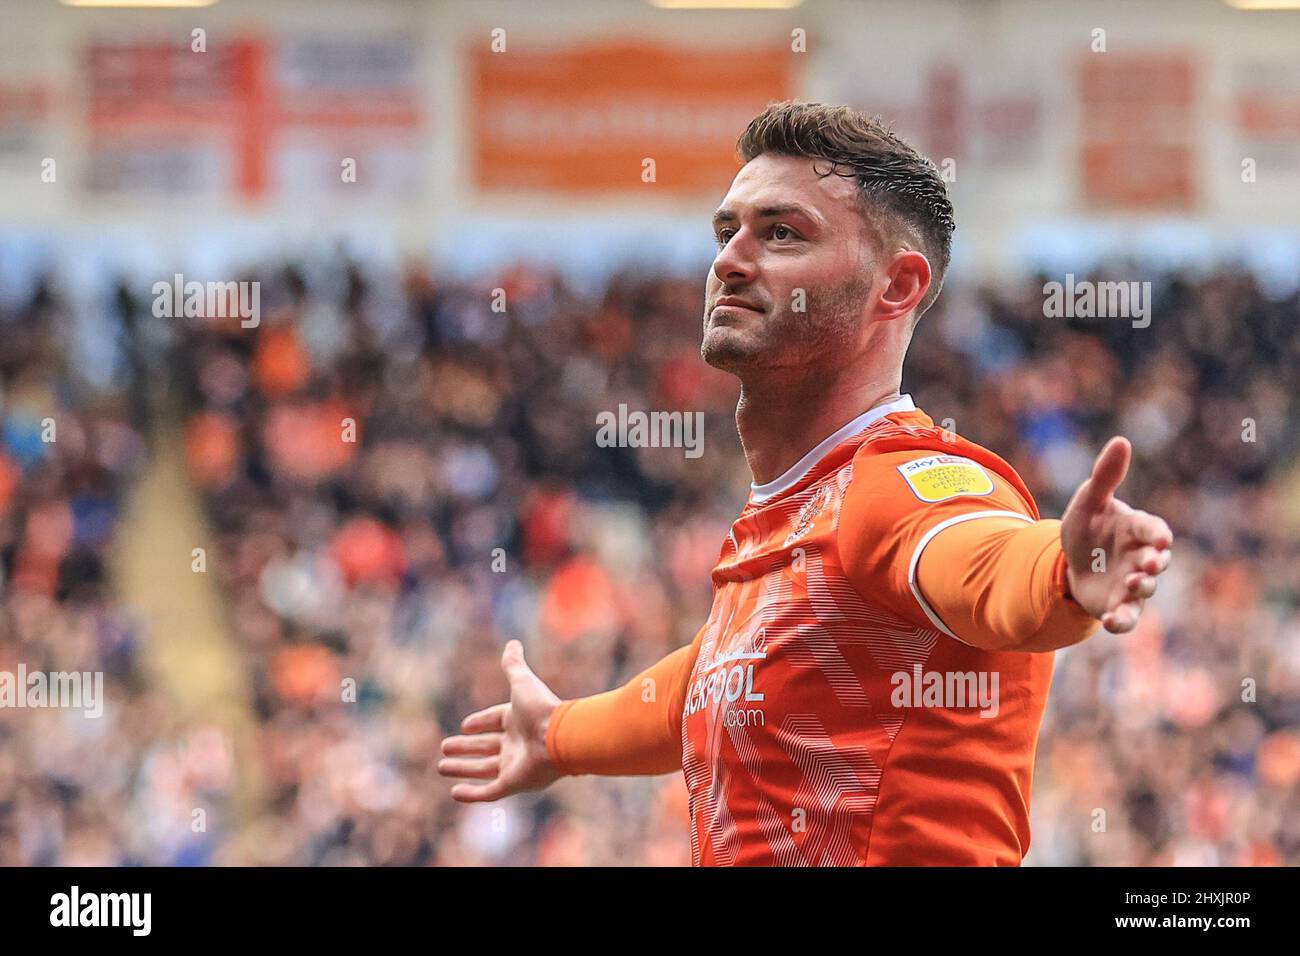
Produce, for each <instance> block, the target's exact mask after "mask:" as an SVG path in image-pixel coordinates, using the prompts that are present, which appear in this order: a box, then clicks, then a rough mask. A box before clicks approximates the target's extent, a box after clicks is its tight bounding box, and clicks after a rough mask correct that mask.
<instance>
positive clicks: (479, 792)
mask: <svg viewBox="0 0 1300 956" xmlns="http://www.w3.org/2000/svg"><path fill="white" fill-rule="evenodd" d="M508 795H509V788H507V787H506V785H505V784H504V783H502V782H501V781H500V780H493V781H492V782H491V783H458V784H456V786H454V787H452V788H451V798H452V799H453V800H456V801H458V802H460V803H485V802H487V801H489V800H500V799H501V798H502V797H505V796H508Z"/></svg>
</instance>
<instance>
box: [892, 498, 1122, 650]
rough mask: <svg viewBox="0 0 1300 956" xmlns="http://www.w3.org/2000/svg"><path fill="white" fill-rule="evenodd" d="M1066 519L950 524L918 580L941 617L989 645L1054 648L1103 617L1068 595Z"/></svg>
mask: <svg viewBox="0 0 1300 956" xmlns="http://www.w3.org/2000/svg"><path fill="white" fill-rule="evenodd" d="M1060 529H1061V522H1060V521H1058V520H1056V519H1046V520H1041V521H1035V522H1033V523H1032V524H1027V523H1025V522H1023V521H1018V520H1015V519H1012V518H995V517H988V518H982V519H980V520H978V521H966V522H960V523H957V524H954V525H952V526H950V527H948V528H945V529H944V530H943V532H942V533H940V534H938V535H936V536H935V537H934V538H933V539H932V540H931V541H930V542H929V544H928V546H927V547H926V548H925V550H924V551H923V552H922V553H921V558H920V562H919V566H918V568H917V574H916V581H917V584H918V587H919V589H920V591H921V593H922V595H923V596H924V598H925V600H926V602H927V603H928V604H929V605H930V607H931V608H932V609H933V610H934V612H935V614H936V615H938V617H939V619H940V620H941V621H943V623H944V624H945V625H946V626H947V627H948V628H949V629H950V630H951V631H952V632H953V633H955V634H957V635H959V636H960V638H961V639H962V640H964V641H965V642H966V643H968V644H973V645H975V646H976V647H980V648H983V649H985V650H1009V651H1052V650H1056V649H1057V648H1061V647H1069V646H1070V645H1071V644H1078V643H1079V642H1080V641H1082V640H1084V639H1085V638H1087V637H1088V636H1089V635H1091V634H1092V633H1093V632H1094V631H1096V629H1097V627H1098V626H1099V624H1100V622H1099V621H1098V620H1097V619H1096V618H1094V617H1092V616H1091V615H1089V614H1088V613H1087V612H1086V611H1084V610H1083V608H1081V607H1080V606H1079V605H1078V604H1076V603H1075V602H1074V601H1073V600H1070V599H1069V598H1067V597H1066V596H1065V595H1066V582H1065V553H1064V552H1063V551H1062V550H1061V530H1060Z"/></svg>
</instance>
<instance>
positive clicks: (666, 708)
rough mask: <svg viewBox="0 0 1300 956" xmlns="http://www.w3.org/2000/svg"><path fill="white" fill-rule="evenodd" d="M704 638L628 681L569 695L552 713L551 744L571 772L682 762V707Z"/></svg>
mask: <svg viewBox="0 0 1300 956" xmlns="http://www.w3.org/2000/svg"><path fill="white" fill-rule="evenodd" d="M703 638H704V631H703V629H701V630H700V632H699V633H698V634H696V635H695V640H694V641H693V642H691V643H690V644H689V645H687V646H686V647H682V648H679V649H677V650H675V651H673V652H672V653H671V654H669V655H668V656H667V657H665V658H664V659H663V660H661V661H659V662H658V663H657V664H655V665H653V666H652V667H650V668H648V669H647V670H645V671H643V672H641V673H640V674H638V675H637V676H636V677H634V678H632V679H631V680H630V681H628V682H627V683H626V684H624V685H623V686H622V687H619V688H617V689H615V690H611V691H606V692H605V693H603V694H596V695H595V696H592V697H582V698H578V699H577V700H566V701H564V702H563V703H562V704H560V706H559V707H557V708H556V710H555V712H554V713H553V714H551V719H550V722H549V723H548V724H547V727H546V749H547V752H548V753H549V754H550V757H551V761H552V762H553V763H554V764H555V766H556V767H558V768H559V769H560V771H561V772H562V773H565V774H585V773H595V774H607V775H629V776H631V775H642V774H661V773H671V772H673V771H674V770H680V769H681V768H682V739H681V727H682V707H683V705H684V703H685V700H686V684H687V682H688V681H689V680H690V676H691V670H692V668H694V666H695V657H696V655H697V654H698V653H699V650H700V643H701V641H702V640H703Z"/></svg>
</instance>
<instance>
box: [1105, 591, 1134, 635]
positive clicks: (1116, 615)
mask: <svg viewBox="0 0 1300 956" xmlns="http://www.w3.org/2000/svg"><path fill="white" fill-rule="evenodd" d="M1141 613H1142V600H1141V598H1134V599H1132V600H1128V601H1123V602H1121V603H1120V604H1119V605H1118V606H1117V607H1115V608H1113V609H1112V610H1109V611H1107V612H1106V613H1105V614H1103V615H1102V616H1101V626H1102V627H1104V628H1105V629H1106V630H1108V631H1110V632H1111V633H1112V634H1127V633H1128V632H1129V631H1131V630H1133V628H1135V627H1137V622H1138V616H1139V615H1140V614H1141Z"/></svg>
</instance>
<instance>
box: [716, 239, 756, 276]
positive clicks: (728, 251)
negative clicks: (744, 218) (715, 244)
mask: <svg viewBox="0 0 1300 956" xmlns="http://www.w3.org/2000/svg"><path fill="white" fill-rule="evenodd" d="M753 251H754V250H753V246H752V244H751V243H750V242H749V240H748V239H747V238H746V237H745V235H744V233H743V232H741V233H737V234H736V235H734V236H732V237H731V241H730V242H728V243H727V244H726V245H725V246H723V247H722V248H721V249H719V250H718V254H717V256H715V257H714V259H713V274H714V275H716V276H717V277H718V279H719V280H720V281H721V282H722V284H723V285H745V284H747V283H750V282H752V281H754V274H755V272H756V266H755V264H754V255H753Z"/></svg>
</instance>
